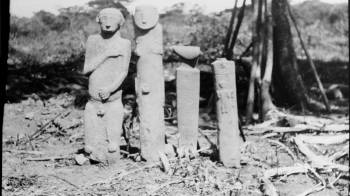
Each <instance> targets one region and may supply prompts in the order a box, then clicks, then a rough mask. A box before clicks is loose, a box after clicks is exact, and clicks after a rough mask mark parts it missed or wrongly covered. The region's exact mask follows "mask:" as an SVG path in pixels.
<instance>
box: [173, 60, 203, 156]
mask: <svg viewBox="0 0 350 196" xmlns="http://www.w3.org/2000/svg"><path fill="white" fill-rule="evenodd" d="M199 76H200V75H199V70H198V69H197V68H192V67H190V66H189V65H187V64H185V63H183V64H182V65H181V66H180V67H178V68H177V69H176V94H177V104H176V106H177V121H178V122H177V123H178V130H179V134H180V138H179V148H183V149H186V150H188V151H189V152H192V153H194V152H195V151H196V149H197V139H198V138H197V135H198V114H199Z"/></svg>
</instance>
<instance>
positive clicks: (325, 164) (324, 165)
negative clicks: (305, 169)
mask: <svg viewBox="0 0 350 196" xmlns="http://www.w3.org/2000/svg"><path fill="white" fill-rule="evenodd" d="M293 140H294V143H295V144H296V145H297V147H298V149H299V150H300V152H301V153H303V154H304V155H305V156H306V157H307V158H308V159H309V160H310V161H311V163H312V166H313V167H316V168H318V169H323V170H332V169H336V170H339V171H342V172H349V167H348V166H346V165H341V164H335V163H332V159H331V158H330V157H324V156H319V155H316V154H315V153H314V152H312V151H311V150H310V149H309V148H308V147H307V146H306V145H305V144H304V142H303V140H302V139H301V138H300V135H299V136H296V137H294V138H293Z"/></svg>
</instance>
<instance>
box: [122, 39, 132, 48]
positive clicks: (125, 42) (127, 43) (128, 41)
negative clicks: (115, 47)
mask: <svg viewBox="0 0 350 196" xmlns="http://www.w3.org/2000/svg"><path fill="white" fill-rule="evenodd" d="M121 41H122V43H123V45H124V46H125V47H131V41H130V40H128V39H125V38H121Z"/></svg>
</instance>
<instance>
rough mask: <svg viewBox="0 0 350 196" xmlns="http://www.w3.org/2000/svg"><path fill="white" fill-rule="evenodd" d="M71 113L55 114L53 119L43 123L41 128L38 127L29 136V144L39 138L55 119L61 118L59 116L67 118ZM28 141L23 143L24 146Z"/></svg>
mask: <svg viewBox="0 0 350 196" xmlns="http://www.w3.org/2000/svg"><path fill="white" fill-rule="evenodd" d="M70 112H71V111H67V112H61V113H59V114H57V115H56V116H55V117H53V118H52V119H51V120H49V121H48V122H47V123H45V124H44V125H43V126H42V127H40V129H38V130H37V131H36V132H34V133H33V134H32V135H30V136H29V140H28V141H29V142H30V141H31V140H33V139H35V138H37V137H39V136H40V135H41V134H43V133H44V132H45V130H46V128H47V127H48V126H49V125H50V124H51V123H52V122H54V121H55V120H56V119H57V118H59V117H61V116H67V115H68V114H70ZM28 141H25V142H24V143H25V144H26V143H27V142H28Z"/></svg>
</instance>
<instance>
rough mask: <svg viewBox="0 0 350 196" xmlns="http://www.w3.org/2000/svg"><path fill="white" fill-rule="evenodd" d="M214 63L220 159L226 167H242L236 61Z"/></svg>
mask: <svg viewBox="0 0 350 196" xmlns="http://www.w3.org/2000/svg"><path fill="white" fill-rule="evenodd" d="M212 64H213V67H214V73H215V88H216V94H217V101H216V108H217V109H216V111H217V119H218V149H219V159H220V161H222V163H223V164H224V165H225V166H226V167H240V144H241V140H240V138H239V137H240V136H239V127H238V110H237V96H236V74H235V63H234V62H233V61H228V60H226V59H224V58H220V59H218V60H216V61H215V62H214V63H212Z"/></svg>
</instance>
